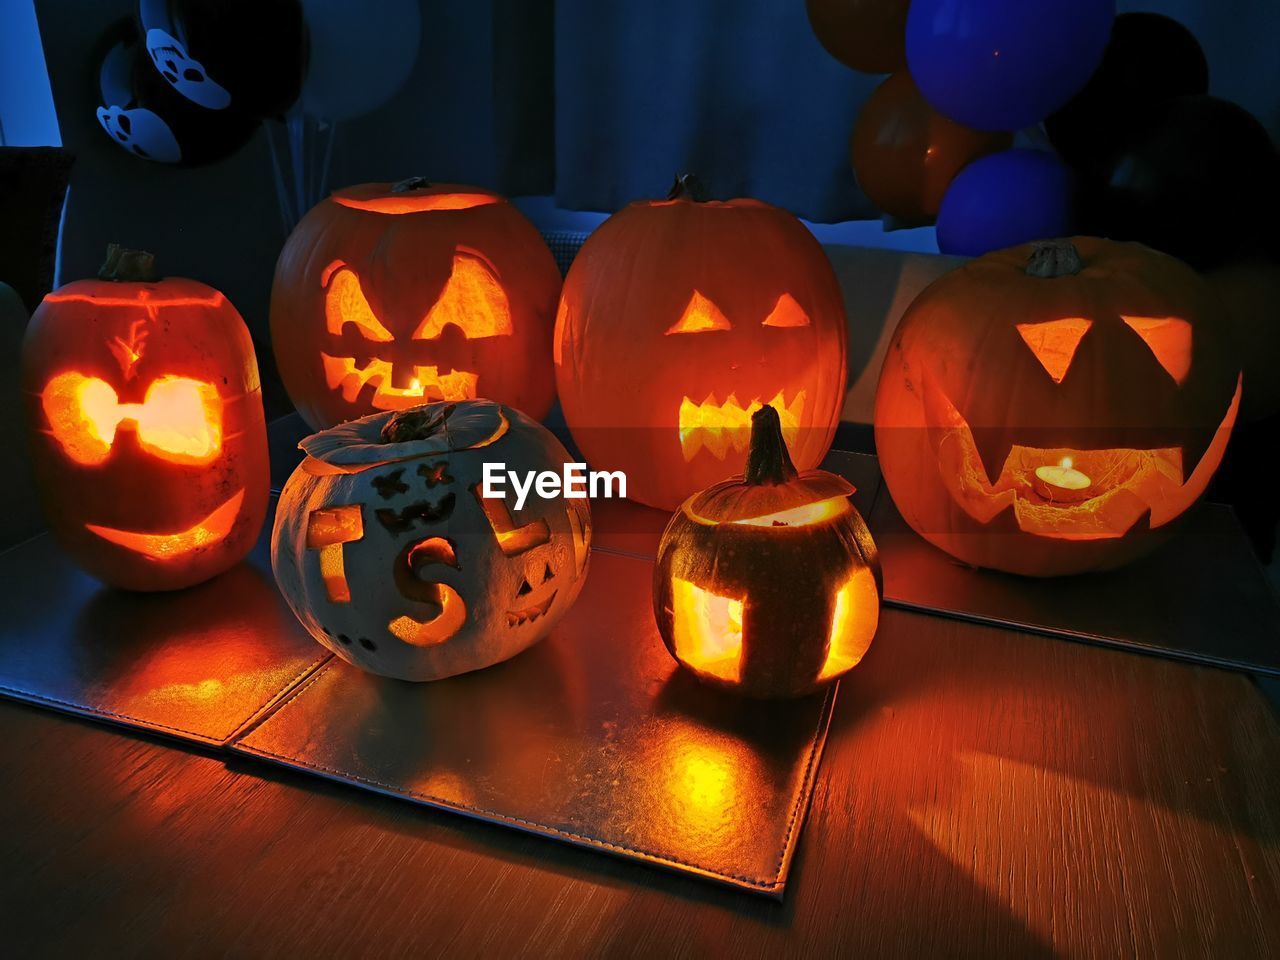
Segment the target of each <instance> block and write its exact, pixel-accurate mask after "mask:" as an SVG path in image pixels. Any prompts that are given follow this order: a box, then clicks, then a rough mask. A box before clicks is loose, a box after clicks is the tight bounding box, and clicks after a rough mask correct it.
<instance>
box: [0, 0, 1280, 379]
mask: <svg viewBox="0 0 1280 960" xmlns="http://www.w3.org/2000/svg"><path fill="white" fill-rule="evenodd" d="M7 2H10V3H12V2H23V0H7ZM668 2H670V0H662V2H658V0H655V3H654V4H650V3H647V2H645V3H642V2H640V0H619V2H617V3H612V2H611V3H610V4H608V5H607V6H608V8H609V16H608V17H607V18H605V20H607V22H608V24H609V25H610V29H609V30H608V32H607V33H601V32H593V24H595V23H596V22H597V21H599V22H601V23H603V22H605V21H600V20H599V18H600V17H601V16H602V14H601V13H600V12H599V11H600V8H601V7H602V5H600V4H598V3H597V4H587V3H579V2H574V0H560V3H559V4H558V5H555V4H553V2H552V0H468V2H466V3H456V2H444V0H423V17H422V30H421V46H420V53H419V57H418V61H417V65H416V67H415V69H414V72H413V74H412V75H411V77H410V79H409V81H408V83H407V84H406V86H405V88H404V89H403V90H401V92H400V93H399V94H398V95H397V96H395V97H394V98H393V99H392V100H391V101H390V102H388V103H387V104H386V105H385V106H383V107H382V108H380V109H378V110H377V111H375V112H373V113H371V114H368V115H367V116H364V117H361V118H359V119H356V120H353V121H350V122H347V123H343V124H340V125H339V127H338V128H337V136H336V140H335V146H334V152H333V170H332V176H331V179H330V183H331V184H332V185H335V186H337V185H343V184H347V183H353V182H360V181H365V180H377V179H381V180H390V179H399V178H400V177H403V176H406V175H409V174H419V173H420V174H422V175H426V176H429V177H432V178H435V179H440V180H459V181H462V182H473V183H480V184H485V185H493V186H499V187H500V188H501V189H503V190H505V191H506V192H508V193H509V194H522V193H531V194H547V193H553V192H557V191H558V192H559V194H560V197H561V201H562V202H564V203H566V204H570V205H575V206H588V207H591V206H594V207H596V208H597V209H599V208H607V207H609V206H611V205H612V206H616V205H617V203H618V202H621V200H622V199H625V198H624V197H620V196H617V197H613V196H611V195H608V194H602V192H601V191H600V190H596V191H594V192H593V191H590V190H586V191H584V190H581V189H579V186H580V185H578V184H572V185H568V184H565V183H560V184H557V183H556V181H555V171H554V169H553V165H554V162H555V160H554V158H555V157H556V155H557V153H558V154H559V156H560V158H561V162H562V164H564V163H565V158H572V160H573V165H574V167H575V168H576V169H578V170H583V171H589V170H591V169H592V164H593V163H594V165H595V168H597V169H595V170H594V172H593V173H592V175H593V176H595V177H597V178H598V180H599V183H600V184H601V185H603V186H605V187H607V185H608V183H609V182H610V180H611V178H613V177H615V175H616V176H617V177H618V178H621V173H618V172H615V171H613V170H611V169H608V167H609V163H608V162H605V161H606V160H607V159H608V157H609V156H611V155H612V156H614V157H615V158H620V159H617V161H616V162H618V163H621V162H622V161H623V159H625V158H626V157H627V156H628V151H625V150H623V151H619V150H617V149H616V143H617V142H618V141H617V140H615V141H614V150H613V153H612V154H610V153H608V152H604V153H599V154H598V151H597V150H596V149H595V147H594V142H593V140H592V138H593V137H601V136H605V135H607V134H608V133H609V131H610V129H616V130H617V131H618V133H617V137H618V138H621V140H622V142H626V139H627V138H630V139H631V140H634V139H635V138H636V131H635V128H634V125H635V124H637V123H642V124H649V125H655V124H660V123H661V117H656V116H655V117H648V118H646V117H643V116H641V117H637V116H635V115H634V114H633V113H631V112H628V110H626V109H623V108H622V105H621V101H620V102H619V104H618V106H616V107H614V108H611V107H610V103H611V102H612V101H610V99H609V98H608V97H607V96H606V97H603V98H602V97H601V96H600V93H599V91H591V94H592V97H591V100H592V102H591V103H590V104H589V109H583V108H582V107H581V104H575V109H574V111H573V113H572V114H570V112H569V111H568V110H567V109H564V110H561V113H562V114H564V116H557V111H556V99H557V98H561V101H562V102H563V100H564V98H568V97H574V96H576V95H577V93H578V92H579V90H580V88H581V87H582V86H583V84H584V83H587V82H591V77H590V76H588V75H585V74H584V73H583V67H584V65H585V64H589V63H592V62H595V63H600V64H603V65H604V66H607V67H608V68H609V69H608V70H606V71H604V72H603V77H604V79H598V80H597V81H596V82H601V83H608V82H610V81H609V80H608V77H609V76H613V77H626V78H627V80H626V83H627V84H628V86H629V87H630V88H631V91H632V92H634V90H635V89H636V88H638V87H642V86H643V84H644V80H643V77H644V76H645V74H646V72H649V73H651V74H652V75H653V76H654V81H655V83H656V82H658V81H659V80H662V79H663V76H664V75H665V74H666V73H669V72H671V71H673V70H683V71H686V72H687V74H688V75H689V76H690V77H691V78H692V79H691V81H690V82H691V83H696V84H702V85H703V86H701V87H699V90H698V93H699V96H702V97H703V98H704V99H703V107H702V108H703V109H704V110H705V111H707V113H708V116H709V117H711V119H712V120H715V119H716V115H717V114H718V113H720V112H722V111H721V107H720V105H719V104H718V103H717V102H715V99H714V91H716V90H719V91H720V96H721V97H722V98H724V99H726V100H727V99H728V98H730V97H732V96H734V95H735V91H739V92H740V90H741V88H742V86H743V85H742V84H740V83H736V82H734V76H735V73H734V72H735V71H736V72H737V75H739V76H744V75H745V74H746V73H749V72H750V71H752V70H758V69H764V67H763V66H762V65H761V63H759V62H757V61H756V60H753V59H751V58H750V57H749V56H747V55H746V54H747V51H745V50H744V49H742V46H741V45H740V44H739V45H735V44H734V43H726V42H725V36H728V37H730V38H731V37H732V36H733V33H732V31H730V30H729V29H728V27H727V26H726V27H725V36H719V35H714V36H713V40H712V41H708V42H707V43H706V44H700V43H697V42H694V43H693V44H692V46H689V43H687V42H685V43H684V46H681V45H680V44H678V43H676V42H675V40H672V44H670V45H668V44H666V43H665V39H664V38H665V37H666V36H667V33H666V32H665V31H664V30H657V31H654V30H648V31H645V32H642V33H637V34H636V35H637V36H643V37H644V38H645V40H644V43H643V44H641V43H638V42H631V43H628V42H627V40H626V39H625V38H626V36H627V35H628V32H627V31H626V30H625V29H620V28H619V24H618V20H619V18H625V17H632V18H637V19H640V18H644V17H649V16H657V14H658V13H660V12H661V9H659V8H663V7H664V4H665V3H668ZM781 3H787V4H792V5H793V6H794V12H793V13H791V14H790V19H789V20H785V21H783V20H778V21H776V22H774V21H770V22H771V23H772V24H773V27H772V28H773V29H781V27H779V26H778V23H784V22H785V23H789V24H791V27H790V28H789V29H792V30H793V31H794V29H795V24H796V23H797V22H802V21H803V13H802V8H803V2H802V0H697V2H696V3H693V2H691V3H690V4H689V6H691V7H696V8H697V9H698V10H699V11H701V13H700V14H699V16H698V17H695V18H693V20H688V19H686V20H676V21H675V22H673V23H671V25H670V33H671V35H672V36H677V35H679V36H684V38H685V41H688V40H689V38H688V36H687V33H688V31H689V30H690V29H692V27H691V24H692V25H694V26H697V28H698V29H699V30H703V31H704V32H707V31H715V30H716V23H717V22H722V23H728V22H729V19H731V18H732V15H733V12H734V11H739V12H742V13H743V15H744V16H745V15H746V13H747V12H749V11H750V9H751V8H752V7H753V6H756V5H759V4H768V5H770V6H769V7H768V9H769V11H770V13H769V16H770V17H773V16H774V14H773V12H772V11H774V10H776V9H777V5H778V4H781ZM35 6H36V13H37V15H38V18H39V23H40V30H41V34H42V39H43V44H44V50H45V57H46V62H47V65H48V70H49V76H50V81H51V84H52V89H53V96H54V103H55V106H56V109H57V113H58V122H59V126H60V128H61V135H62V140H63V144H64V145H65V146H66V147H67V148H68V149H70V150H71V151H72V152H73V153H74V154H75V155H76V158H77V162H76V166H75V169H74V172H73V176H72V187H71V195H70V200H69V203H68V208H67V213H66V221H65V228H64V231H63V251H62V273H61V276H62V279H63V280H64V281H66V280H70V279H74V278H77V277H82V276H86V275H89V274H91V273H92V272H93V271H94V270H95V269H96V267H97V265H98V263H99V261H100V259H101V256H102V251H103V249H104V248H105V245H106V244H107V243H108V242H109V241H119V242H122V243H125V244H129V245H133V246H140V247H144V248H146V249H150V250H153V251H155V252H156V253H157V255H158V256H159V258H160V263H161V267H162V270H163V271H164V272H167V273H171V274H182V275H187V276H192V277H196V278H198V279H201V280H203V281H205V282H208V283H210V284H213V285H214V286H216V287H218V288H219V289H221V290H223V291H224V292H225V293H226V294H227V295H228V296H229V297H230V298H231V299H232V301H233V302H234V303H235V304H236V305H237V306H238V307H239V309H240V311H241V313H242V314H244V316H245V319H246V320H247V321H248V323H249V326H250V328H251V329H252V330H253V331H254V333H255V336H256V337H257V338H258V340H259V346H260V353H261V354H262V356H263V357H264V358H265V357H267V356H269V350H267V349H266V343H265V330H266V310H267V303H268V298H269V292H270V285H271V276H272V272H273V269H274V265H275V259H276V255H277V253H278V251H279V249H280V245H281V243H282V242H283V239H284V232H283V229H282V227H281V222H280V216H279V213H278V209H277V202H276V193H275V187H274V183H273V179H272V173H271V158H270V152H269V149H268V141H267V137H266V134H265V133H264V132H259V134H258V135H257V136H256V137H255V138H254V139H253V140H252V141H251V142H250V144H249V145H248V146H247V147H246V148H245V149H244V150H242V151H241V152H239V153H238V154H236V155H234V156H232V157H230V158H229V159H227V160H225V161H223V162H221V163H218V164H214V165H212V166H209V167H204V168H200V169H191V170H188V169H175V168H170V167H165V166H163V165H159V164H149V163H144V162H141V161H139V160H137V159H135V158H132V157H130V156H128V155H127V154H125V153H124V152H123V151H121V150H119V149H118V148H116V147H115V146H114V145H113V144H112V143H111V142H110V141H109V140H108V139H107V138H106V137H105V136H104V135H103V133H102V131H101V129H100V128H99V127H98V125H97V121H96V119H95V117H94V108H95V106H96V88H95V82H94V77H93V70H94V65H93V64H91V63H90V62H89V61H90V50H91V49H92V47H93V46H94V43H95V41H96V40H97V39H98V37H99V36H100V35H101V33H102V31H103V30H104V29H105V28H106V26H107V25H108V24H109V23H111V22H112V21H113V20H115V19H116V18H118V17H119V16H121V15H123V14H127V13H128V12H129V11H130V10H131V9H132V6H133V5H132V2H131V0H36V4H35ZM1045 7H1046V15H1051V13H1050V9H1051V5H1049V4H1046V5H1045ZM1120 7H1121V9H1122V10H1123V9H1158V10H1161V11H1163V12H1166V13H1169V14H1170V15H1172V16H1175V17H1177V18H1179V19H1181V20H1182V21H1183V22H1185V23H1186V24H1187V25H1188V26H1190V27H1191V29H1192V30H1193V31H1194V32H1195V33H1196V34H1197V36H1199V37H1200V39H1201V41H1202V43H1203V44H1204V46H1205V48H1206V51H1207V53H1208V56H1209V60H1210V64H1211V70H1212V77H1213V80H1212V88H1213V92H1215V93H1217V94H1219V95H1222V96H1226V97H1228V98H1231V99H1235V100H1238V101H1240V102H1242V103H1243V104H1245V105H1246V106H1247V107H1249V108H1250V109H1252V110H1253V111H1254V112H1255V113H1257V114H1258V115H1259V116H1260V117H1261V118H1262V119H1263V121H1264V122H1265V123H1267V124H1268V126H1269V127H1270V128H1271V130H1272V132H1273V134H1275V133H1277V132H1280V57H1278V56H1276V53H1275V52H1276V49H1277V46H1276V43H1277V40H1278V39H1280V4H1277V3H1276V0H1231V2H1230V3H1222V2H1218V0H1158V2H1145V3H1144V2H1140V0H1122V2H1121V4H1120ZM353 9H358V2H357V0H353ZM761 9H762V10H763V9H765V7H763V6H761ZM708 10H712V11H713V12H716V13H717V14H718V17H714V16H707V15H706V14H707V11H708ZM797 17H799V21H797V19H796V18H797ZM593 18H594V19H593ZM623 26H625V25H623ZM747 26H748V25H746V24H744V23H743V22H741V20H739V21H736V22H734V24H733V29H734V30H738V31H745V33H744V34H743V35H746V33H749V32H750V31H747V30H746V27H747ZM800 33H803V31H800ZM800 33H794V35H793V36H792V40H793V42H795V43H810V42H811V41H810V39H809V38H807V37H803V38H802V37H801V36H800ZM709 35H712V34H710V33H709ZM693 39H694V40H695V41H696V40H697V37H695V38H693ZM556 42H559V43H560V44H561V49H553V47H554V45H555V43H556ZM569 43H572V44H580V45H583V46H588V45H590V44H592V43H596V44H597V45H605V46H606V49H605V50H604V51H603V53H602V51H601V50H600V49H598V48H597V49H594V50H591V51H586V50H582V49H574V48H572V47H570V46H568V44H569ZM668 46H671V48H672V49H677V48H678V49H685V50H686V53H687V55H682V56H681V57H673V55H672V54H671V53H670V50H667V47H668ZM664 51H666V52H665V53H664ZM804 51H808V52H807V53H805V52H804ZM588 54H589V55H588ZM802 54H803V55H804V56H812V57H816V58H825V54H823V53H821V51H820V49H819V48H818V47H817V44H816V41H812V48H811V49H810V48H809V47H805V48H804V50H803V51H802ZM735 57H738V59H737V60H735V59H734V58H735ZM602 69H603V68H602ZM769 69H770V70H772V71H773V73H772V74H771V76H772V81H771V82H772V83H775V84H777V85H779V89H785V84H787V83H788V82H793V81H792V80H790V79H789V77H788V71H787V70H785V69H782V67H781V66H780V65H779V64H778V63H773V65H772V66H771V67H769ZM799 72H800V73H802V74H803V75H804V76H805V77H807V78H809V80H808V81H807V82H815V81H814V78H819V79H821V78H826V80H827V82H829V83H831V84H832V85H833V86H832V91H831V94H830V97H831V105H829V109H828V111H827V112H826V113H825V114H812V116H815V117H818V116H822V117H825V118H826V119H825V120H824V121H822V122H825V123H828V124H830V125H833V126H835V127H837V128H838V129H834V130H831V131H826V133H827V134H828V135H829V136H828V140H829V142H830V143H832V144H836V145H837V146H836V147H833V148H832V149H841V148H840V147H839V146H838V145H839V144H841V143H842V142H843V140H844V137H845V136H846V133H847V130H848V127H849V126H850V125H851V124H852V121H853V118H854V116H855V115H856V112H857V104H858V101H859V98H860V97H861V96H863V95H865V93H866V92H869V91H870V89H872V88H873V87H874V85H875V83H876V82H877V81H876V80H875V79H873V78H867V77H861V76H858V75H854V74H852V72H850V71H845V70H843V69H842V68H840V67H839V66H838V65H836V64H835V63H834V61H829V59H826V60H821V62H819V63H818V64H817V65H816V66H812V67H806V69H805V70H803V71H799ZM598 73H599V72H598ZM637 77H638V78H641V79H639V80H637V79H636V78H637ZM663 82H665V81H663ZM836 85H839V86H838V87H837V86H836ZM772 99H773V102H774V104H775V106H777V107H778V108H780V109H783V110H785V108H786V98H785V96H783V97H778V96H774V97H773V98H772ZM570 115H572V116H573V117H574V118H575V121H574V123H568V122H566V117H568V116H570ZM806 116H810V114H806ZM685 119H686V120H687V119H688V116H687V115H686V116H685ZM811 122H819V121H818V120H812V121H811ZM691 127H693V128H695V129H696V128H697V127H698V123H692V124H691ZM655 135H656V134H655ZM557 140H558V141H559V142H556V141H557ZM682 149H683V150H689V149H692V147H690V146H689V145H688V144H687V143H685V144H682V143H681V142H680V141H673V142H672V144H671V145H670V146H669V147H668V148H667V152H665V153H661V152H658V153H655V154H654V155H653V156H652V158H651V159H649V160H647V161H646V163H647V164H649V166H652V167H653V172H652V176H651V177H650V178H649V179H650V180H652V182H654V183H657V182H658V181H659V180H663V179H665V178H668V177H669V176H670V173H671V170H672V168H673V167H674V166H679V165H681V162H682V160H684V159H685V158H686V157H687V156H688V154H687V153H683V154H682V153H681V152H680V151H681V150H682ZM713 156H714V155H713ZM801 160H802V161H803V162H805V163H808V162H812V163H813V165H814V169H815V170H834V169H837V168H840V167H841V166H842V164H843V156H842V155H839V156H835V157H834V158H833V157H832V156H824V157H812V158H805V157H803V156H802V157H801ZM712 174H713V176H714V174H715V171H712ZM641 182H648V181H646V180H644V179H643V178H641V179H640V180H636V179H633V180H631V181H630V182H629V187H628V188H629V189H632V190H639V189H640V187H639V184H640V183H641ZM746 185H747V186H753V185H754V184H752V183H751V182H750V181H746ZM759 186H760V188H761V190H762V191H763V195H764V196H765V198H766V199H776V198H775V197H771V196H770V195H769V193H768V190H769V189H770V188H769V185H768V184H765V183H761V184H759ZM656 189H660V187H659V188H656ZM848 189H849V191H850V193H849V196H850V201H849V202H850V206H849V211H850V213H849V214H847V215H857V214H858V213H861V215H872V211H871V210H870V209H869V207H867V206H866V205H865V201H862V202H861V205H860V201H859V200H858V195H857V194H856V188H855V187H854V186H853V183H852V178H851V177H849V179H848ZM602 196H603V197H605V199H601V197H602ZM593 198H594V199H593Z"/></svg>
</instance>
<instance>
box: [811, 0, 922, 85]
mask: <svg viewBox="0 0 1280 960" xmlns="http://www.w3.org/2000/svg"><path fill="white" fill-rule="evenodd" d="M909 6H911V0H805V9H806V10H808V12H809V25H810V26H811V27H813V32H814V33H815V34H817V36H818V41H819V42H820V43H821V44H822V45H823V46H824V47H825V48H826V50H827V53H829V54H831V55H832V56H833V57H835V58H836V59H837V60H839V61H840V62H841V63H843V64H844V65H845V66H848V67H853V69H855V70H861V71H862V72H863V73H892V72H893V71H894V70H897V69H898V68H899V67H902V66H904V65H905V64H906V62H907V51H906V42H907V8H908V7H909Z"/></svg>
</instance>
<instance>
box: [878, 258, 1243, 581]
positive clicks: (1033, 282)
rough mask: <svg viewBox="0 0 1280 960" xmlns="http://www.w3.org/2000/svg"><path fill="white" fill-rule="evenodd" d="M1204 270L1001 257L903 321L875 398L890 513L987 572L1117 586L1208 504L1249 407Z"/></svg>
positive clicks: (940, 286)
mask: <svg viewBox="0 0 1280 960" xmlns="http://www.w3.org/2000/svg"><path fill="white" fill-rule="evenodd" d="M1222 323H1223V318H1222V316H1221V310H1220V307H1219V305H1218V303H1217V300H1216V298H1215V297H1214V296H1213V293H1212V292H1211V290H1210V289H1209V288H1208V287H1207V286H1206V284H1205V283H1204V281H1202V280H1201V279H1200V278H1199V277H1198V276H1197V275H1196V274H1195V272H1194V271H1192V270H1191V269H1190V268H1188V267H1187V266H1185V265H1184V264H1182V263H1181V262H1179V261H1177V260H1175V259H1173V258H1172V257H1169V256H1166V255H1164V254H1160V253H1157V252H1155V251H1153V250H1149V249H1147V248H1146V247H1142V246H1139V245H1137V244H1129V243H1113V242H1111V241H1108V240H1098V239H1093V238H1077V239H1076V240H1074V241H1055V242H1053V243H1041V244H1028V245H1025V246H1021V247H1014V248H1011V249H1009V250H1003V251H999V252H997V253H992V254H988V255H987V256H985V257H982V258H980V259H978V260H975V261H973V262H971V263H969V264H966V265H965V266H963V267H961V268H960V269H958V270H956V271H954V272H952V273H950V274H947V275H946V276H944V277H942V278H941V279H939V280H938V281H936V282H935V283H934V284H933V285H932V286H930V287H929V288H928V289H927V290H925V291H924V293H922V294H921V295H920V297H919V298H918V299H917V300H916V301H915V302H914V303H913V304H912V305H911V307H910V308H909V309H908V310H907V313H906V314H905V315H904V316H903V319H902V321H901V323H900V324H899V326H898V329H897V332H896V333H895V334H894V337H893V340H892V342H891V344H890V347H889V352H888V355H887V356H886V358H885V365H884V369H883V371H882V373H881V377H880V384H879V388H878V391H877V393H876V406H875V434H876V448H877V451H878V453H879V455H880V468H881V470H882V472H883V473H884V479H885V483H886V484H887V485H888V488H889V491H890V493H892V495H893V499H894V502H895V503H896V504H897V506H898V508H899V510H901V512H902V515H903V517H904V518H905V519H906V520H907V522H908V523H909V524H910V525H911V526H912V527H913V528H915V530H916V531H917V532H918V533H919V534H920V535H921V536H923V537H924V538H925V539H927V540H929V541H930V542H931V543H933V544H935V545H936V546H938V547H940V548H942V549H943V550H946V551H947V552H948V553H951V554H952V555H953V556H955V557H957V558H959V559H960V560H963V561H964V562H966V563H969V564H973V565H975V566H982V567H993V568H995V569H998V570H1007V571H1010V572H1014V573H1022V574H1029V575H1033V576H1053V575H1057V574H1066V573H1078V572H1081V571H1085V570H1094V569H1106V568H1110V567H1114V566H1118V565H1120V564H1122V563H1125V562H1127V561H1128V560H1130V559H1132V558H1133V557H1135V556H1138V555H1139V554H1141V553H1144V552H1146V551H1147V550H1149V549H1150V548H1151V547H1152V546H1153V545H1154V544H1155V543H1157V542H1159V540H1160V539H1161V537H1162V535H1163V534H1165V533H1167V532H1168V531H1169V530H1170V529H1171V528H1172V527H1173V526H1174V521H1176V520H1178V518H1180V517H1181V516H1182V515H1183V514H1185V513H1186V511H1187V510H1188V509H1189V508H1190V507H1191V505H1192V504H1193V503H1195V501H1196V500H1197V499H1198V498H1199V497H1200V495H1201V494H1202V493H1203V492H1204V490H1205V487H1206V486H1207V485H1208V483H1209V479H1210V478H1211V477H1212V476H1213V473H1214V471H1215V470H1216V469H1217V468H1218V465H1219V463H1220V462H1221V460H1222V455H1223V451H1224V449H1225V448H1226V445H1227V440H1228V438H1229V437H1230V434H1231V427H1232V425H1233V423H1234V422H1235V419H1236V414H1237V411H1238V409H1239V405H1240V390H1241V377H1240V367H1239V364H1238V363H1236V362H1235V360H1234V358H1233V351H1232V350H1231V349H1230V346H1229V343H1228V341H1227V340H1225V339H1224V337H1223V331H1222V329H1221V327H1222Z"/></svg>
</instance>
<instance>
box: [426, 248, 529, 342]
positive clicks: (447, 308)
mask: <svg viewBox="0 0 1280 960" xmlns="http://www.w3.org/2000/svg"><path fill="white" fill-rule="evenodd" d="M449 324H453V325H454V326H455V327H457V328H458V329H459V330H461V331H462V334H463V336H464V337H466V338H467V339H468V340H479V339H482V338H484V337H509V336H511V305H510V304H509V303H508V302H507V294H506V291H504V290H503V289H502V284H501V283H499V282H498V278H497V277H496V276H494V274H493V271H492V270H490V269H489V267H488V265H487V264H486V263H485V262H484V261H483V260H482V259H481V258H480V257H478V256H471V255H470V254H469V253H466V252H462V251H461V249H460V250H459V252H457V253H455V255H454V258H453V270H452V271H451V272H450V274H449V279H448V281H446V283H445V285H444V289H443V290H441V291H440V298H439V299H438V300H437V301H436V302H435V303H434V304H433V305H432V307H431V309H430V310H429V311H428V312H427V315H426V316H425V317H423V318H422V322H421V323H420V324H418V329H417V330H415V331H413V339H415V340H434V339H436V338H437V337H439V336H440V335H441V334H442V333H444V328H445V327H447V326H448V325H449Z"/></svg>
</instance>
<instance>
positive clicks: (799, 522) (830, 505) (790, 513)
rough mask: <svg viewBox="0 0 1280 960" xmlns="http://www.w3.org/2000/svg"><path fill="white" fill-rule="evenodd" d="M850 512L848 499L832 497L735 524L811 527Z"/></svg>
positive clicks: (742, 520)
mask: <svg viewBox="0 0 1280 960" xmlns="http://www.w3.org/2000/svg"><path fill="white" fill-rule="evenodd" d="M848 512H849V498H848V497H831V498H830V499H827V500H818V501H816V502H815V503H806V504H802V505H801V506H798V507H792V508H791V509H789V510H779V511H777V512H776V513H767V514H764V515H763V516H759V517H747V518H745V519H741V520H734V521H733V522H734V523H738V524H743V525H744V526H749V527H811V526H814V525H815V524H819V523H822V522H823V521H826V520H830V519H832V518H834V517H841V516H844V515H845V514H846V513H848Z"/></svg>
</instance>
